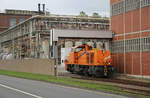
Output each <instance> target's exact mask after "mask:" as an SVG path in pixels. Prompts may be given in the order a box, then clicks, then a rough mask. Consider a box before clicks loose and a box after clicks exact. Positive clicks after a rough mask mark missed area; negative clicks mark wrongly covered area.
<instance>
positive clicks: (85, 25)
mask: <svg viewBox="0 0 150 98" xmlns="http://www.w3.org/2000/svg"><path fill="white" fill-rule="evenodd" d="M109 24H110V23H109V19H107V18H91V17H78V16H58V15H57V16H55V15H50V16H45V15H37V16H33V17H31V18H29V19H27V20H25V21H24V22H21V23H19V24H17V25H15V26H13V27H10V28H9V29H8V30H6V31H4V32H1V33H0V49H1V55H2V56H0V57H1V59H8V58H7V57H6V56H4V55H9V54H11V55H12V57H13V59H24V58H56V59H57V63H58V64H62V62H63V60H64V59H65V56H66V55H67V54H68V53H69V52H70V50H71V47H73V46H76V45H81V44H89V45H91V46H93V47H94V48H99V49H100V48H105V49H109V50H110V45H111V40H112V32H111V31H109Z"/></svg>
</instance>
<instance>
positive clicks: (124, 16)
mask: <svg viewBox="0 0 150 98" xmlns="http://www.w3.org/2000/svg"><path fill="white" fill-rule="evenodd" d="M125 1H126V0H124V13H123V23H124V24H123V25H124V73H126V42H125V41H126V34H125V33H126V24H125V12H126V11H125V3H126V2H125Z"/></svg>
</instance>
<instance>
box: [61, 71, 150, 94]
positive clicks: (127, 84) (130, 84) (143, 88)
mask: <svg viewBox="0 0 150 98" xmlns="http://www.w3.org/2000/svg"><path fill="white" fill-rule="evenodd" d="M63 76H64V77H70V78H75V79H82V80H91V81H93V82H96V83H100V82H103V83H106V84H109V85H114V86H116V87H119V88H120V89H123V90H127V91H132V92H134V93H140V94H144V95H148V96H150V82H149V83H148V82H142V81H135V80H126V79H118V78H95V77H88V76H83V75H76V74H70V73H67V74H64V75H63Z"/></svg>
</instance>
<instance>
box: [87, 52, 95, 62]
mask: <svg viewBox="0 0 150 98" xmlns="http://www.w3.org/2000/svg"><path fill="white" fill-rule="evenodd" d="M86 62H87V64H94V53H87V54H86Z"/></svg>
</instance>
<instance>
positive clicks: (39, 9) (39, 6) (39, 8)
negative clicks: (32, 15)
mask: <svg viewBox="0 0 150 98" xmlns="http://www.w3.org/2000/svg"><path fill="white" fill-rule="evenodd" d="M38 12H39V13H40V12H41V4H40V3H39V4H38Z"/></svg>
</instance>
